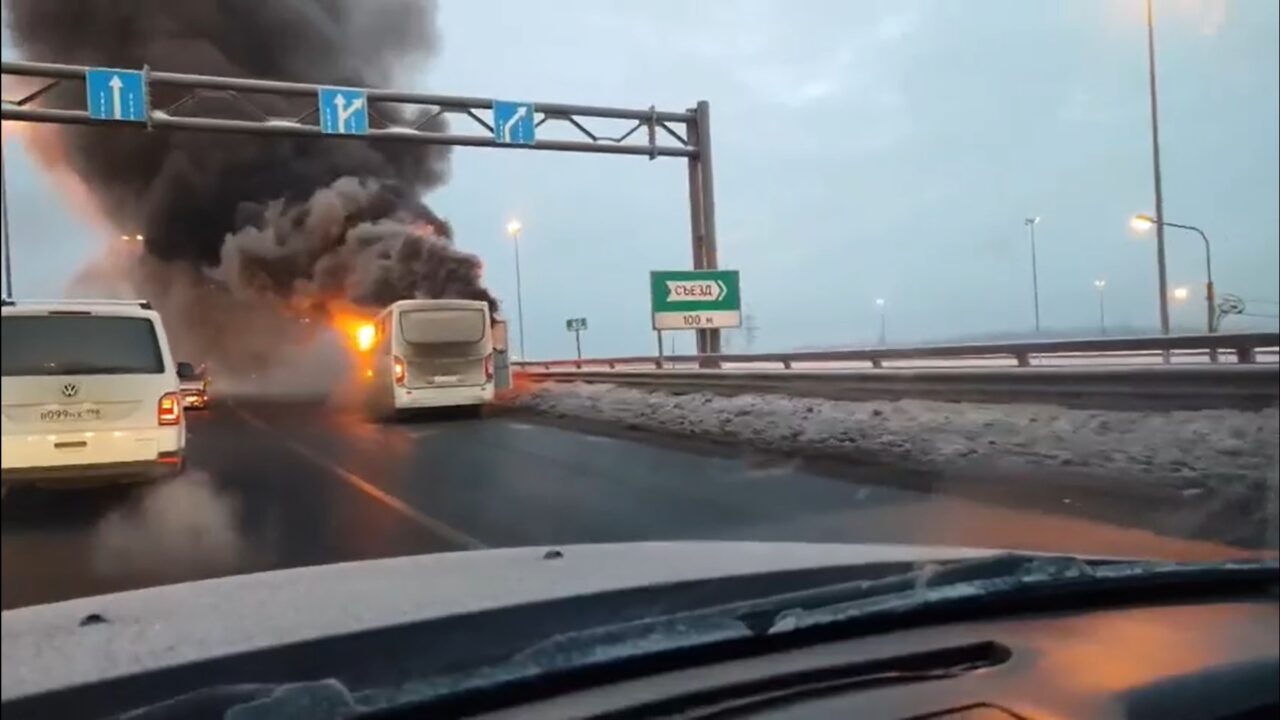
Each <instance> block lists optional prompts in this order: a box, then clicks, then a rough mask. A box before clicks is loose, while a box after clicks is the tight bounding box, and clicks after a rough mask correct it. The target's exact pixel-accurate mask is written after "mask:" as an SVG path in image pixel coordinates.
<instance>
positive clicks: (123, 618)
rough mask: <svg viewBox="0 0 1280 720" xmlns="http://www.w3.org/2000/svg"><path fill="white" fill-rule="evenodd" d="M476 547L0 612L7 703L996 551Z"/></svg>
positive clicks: (699, 545)
mask: <svg viewBox="0 0 1280 720" xmlns="http://www.w3.org/2000/svg"><path fill="white" fill-rule="evenodd" d="M552 549H553V548H549V547H528V548H515V549H499V550H472V551H467V552H456V553H439V554H432V555H420V556H415V557H404V558H392V559H386V560H365V561H359V562H350V563H339V564H334V565H324V566H318V567H308V568H297V569H291V570H277V571H272V572H263V573H254V574H249V575H237V576H232V577H225V578H218V579H213V580H202V581H196V582H188V583H182V584H178V585H166V586H161V587H154V588H148V589H144V590H133V591H129V592H122V593H115V594H111V595H101V596H97V597H91V598H80V599H76V600H68V601H65V602H59V603H51V604H48V605H39V606H34V607H27V608H19V609H16V610H7V611H4V612H3V613H0V647H2V650H0V660H2V662H0V664H2V665H3V667H4V673H3V674H2V675H0V678H2V679H0V683H2V692H0V697H2V699H3V700H6V701H7V700H10V699H13V698H18V697H22V696H26V695H30V694H33V693H38V692H43V691H48V690H56V689H60V688H65V687H70V686H73V685H78V684H81V683H86V682H92V681H97V680H103V679H107V678H111V677H120V676H124V675H132V674H134V673H138V672H147V671H151V670H157V669H161V668H164V667H170V666H173V665H177V664H182V663H187V662H194V661H200V660H207V659H210V658H214V657H219V656H224V655H230V654H234V653H239V652H245V651H250V650H254V649H259V648H264V647H272V646H276V645H280V644H283V643H289V642H297V641H305V640H312V639H316V638H321V637H326V636H331V635H337V634H342V633H349V632H358V631H363V630H369V629H373V628H378V627H384V626H387V625H393V624H399V623H406V622H415V621H421V620H430V619H438V618H442V617H446V616H450V615H455V614H459V613H469V612H475V611H479V610H492V609H499V608H503V607H510V606H515V605H521V604H525V603H530V602H538V601H545V600H555V599H561V598H567V597H573V596H577V595H585V594H591V593H599V592H607V591H613V590H625V589H630V588H637V587H642V586H647V585H660V584H665V583H673V582H681V581H689V580H705V579H715V578H726V577H734V576H742V575H751V574H754V573H761V572H773V571H785V570H799V569H805V568H817V567H826V566H835V565H850V564H861V563H873V562H895V561H896V562H914V561H926V560H945V559H959V558H967V557H980V556H986V555H991V554H994V553H996V552H1001V551H999V550H989V549H977V548H955V547H931V546H920V545H882V544H840V545H836V544H812V543H755V542H676V543H622V544H607V545H569V546H560V547H557V548H554V549H555V550H558V551H559V552H558V555H557V553H553V552H552V553H549V551H551V550H552Z"/></svg>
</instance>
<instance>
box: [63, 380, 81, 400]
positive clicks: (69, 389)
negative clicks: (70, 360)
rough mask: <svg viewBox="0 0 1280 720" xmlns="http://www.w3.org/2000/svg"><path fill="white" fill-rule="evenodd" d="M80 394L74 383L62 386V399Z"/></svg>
mask: <svg viewBox="0 0 1280 720" xmlns="http://www.w3.org/2000/svg"><path fill="white" fill-rule="evenodd" d="M79 392H80V386H79V385H77V384H75V383H67V384H65V385H63V386H62V397H69V398H72V397H75V396H76V394H77V393H79Z"/></svg>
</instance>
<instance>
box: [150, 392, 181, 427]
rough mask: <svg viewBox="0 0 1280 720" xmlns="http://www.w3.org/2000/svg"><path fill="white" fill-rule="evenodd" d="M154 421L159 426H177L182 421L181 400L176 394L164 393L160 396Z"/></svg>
mask: <svg viewBox="0 0 1280 720" xmlns="http://www.w3.org/2000/svg"><path fill="white" fill-rule="evenodd" d="M156 419H157V420H158V421H159V422H160V424H161V425H177V424H178V423H179V422H181V421H182V398H181V397H180V396H179V395H178V393H165V394H164V395H161V396H160V405H159V407H158V408H157V409H156Z"/></svg>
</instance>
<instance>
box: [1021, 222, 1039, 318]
mask: <svg viewBox="0 0 1280 720" xmlns="http://www.w3.org/2000/svg"><path fill="white" fill-rule="evenodd" d="M1024 224H1025V225H1026V226H1027V229H1028V230H1030V231H1031V293H1032V298H1033V300H1034V302H1035V309H1036V332H1037V333H1039V332H1040V271H1039V269H1038V267H1037V265H1036V225H1038V224H1040V218H1039V217H1038V216H1037V217H1033V218H1027V219H1026V221H1025V222H1024Z"/></svg>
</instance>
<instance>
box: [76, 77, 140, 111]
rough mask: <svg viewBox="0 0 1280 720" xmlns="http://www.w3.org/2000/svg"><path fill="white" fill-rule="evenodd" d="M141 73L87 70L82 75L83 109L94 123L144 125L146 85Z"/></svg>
mask: <svg viewBox="0 0 1280 720" xmlns="http://www.w3.org/2000/svg"><path fill="white" fill-rule="evenodd" d="M143 80H144V79H143V76H142V72H141V71H140V70H117V69H115V68H89V69H88V70H85V72H84V87H85V95H86V98H85V100H86V103H85V104H86V105H87V106H88V108H89V117H91V118H93V119H94V120H119V121H121V122H146V120H147V84H146V83H145V82H144V81H143Z"/></svg>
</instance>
